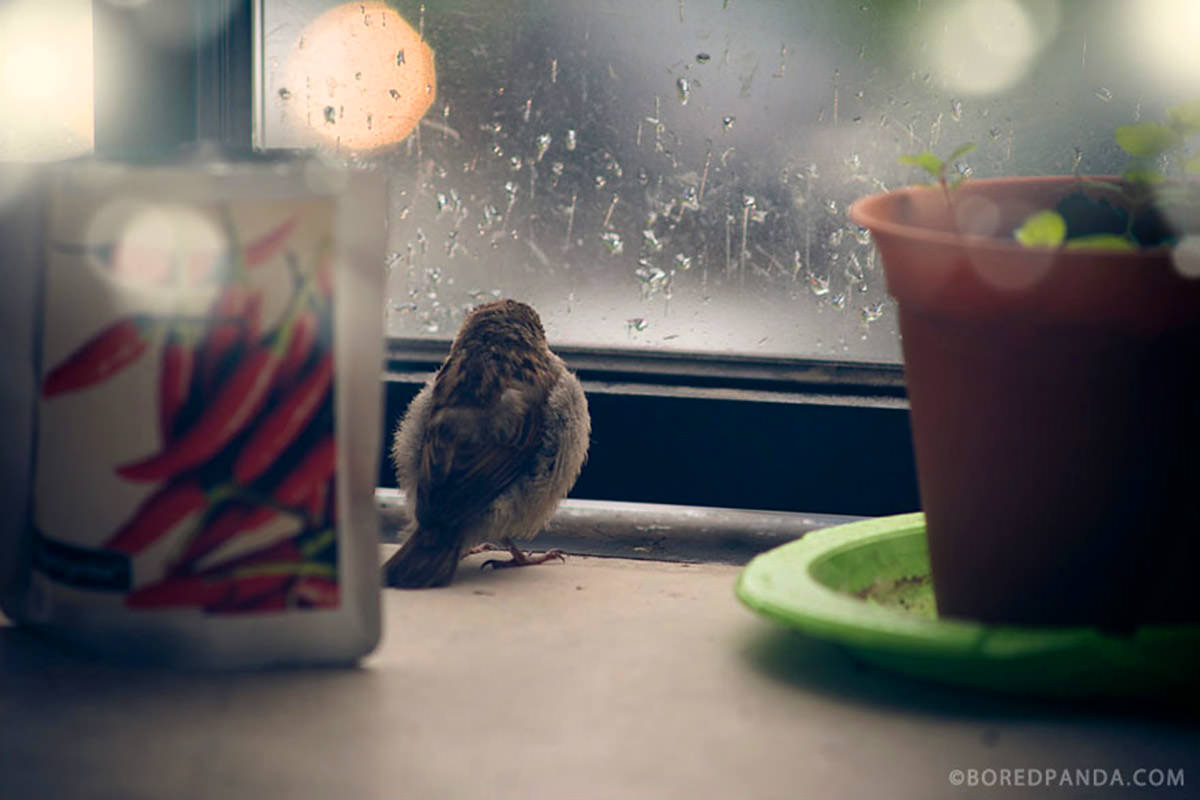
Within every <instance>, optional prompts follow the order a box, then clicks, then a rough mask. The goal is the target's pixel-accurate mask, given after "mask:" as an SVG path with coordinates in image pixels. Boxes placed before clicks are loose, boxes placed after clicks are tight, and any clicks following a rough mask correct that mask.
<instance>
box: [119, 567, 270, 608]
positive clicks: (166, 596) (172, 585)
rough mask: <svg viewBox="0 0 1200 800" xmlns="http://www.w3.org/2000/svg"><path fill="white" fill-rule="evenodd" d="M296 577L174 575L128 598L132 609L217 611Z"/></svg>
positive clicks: (262, 593)
mask: <svg viewBox="0 0 1200 800" xmlns="http://www.w3.org/2000/svg"><path fill="white" fill-rule="evenodd" d="M292 579H293V576H291V575H286V574H260V575H246V576H240V577H239V576H235V577H232V578H228V577H227V578H209V577H202V576H198V575H188V576H183V577H171V578H167V579H166V580H163V581H160V582H159V583H153V584H150V585H149V586H143V587H142V588H140V589H135V590H134V591H132V592H130V593H129V594H128V595H127V596H126V597H125V605H127V606H129V607H130V608H162V607H171V606H205V607H206V608H209V607H213V609H214V610H217V609H219V608H220V607H221V606H228V607H236V606H237V605H239V604H240V603H245V602H249V601H253V600H254V599H256V598H259V597H261V596H263V595H265V594H269V593H271V592H273V591H276V590H278V589H279V588H280V587H283V586H286V585H287V583H288V582H289V581H291V580H292Z"/></svg>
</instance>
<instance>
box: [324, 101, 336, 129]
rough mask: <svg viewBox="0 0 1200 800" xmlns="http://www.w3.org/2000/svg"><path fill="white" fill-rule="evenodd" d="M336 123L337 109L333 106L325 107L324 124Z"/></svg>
mask: <svg viewBox="0 0 1200 800" xmlns="http://www.w3.org/2000/svg"><path fill="white" fill-rule="evenodd" d="M335 122H337V109H336V108H334V107H333V106H325V124H327V125H332V124H334V123H335Z"/></svg>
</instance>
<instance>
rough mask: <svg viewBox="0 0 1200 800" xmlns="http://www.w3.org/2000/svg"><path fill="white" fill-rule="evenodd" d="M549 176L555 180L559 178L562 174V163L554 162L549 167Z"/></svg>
mask: <svg viewBox="0 0 1200 800" xmlns="http://www.w3.org/2000/svg"><path fill="white" fill-rule="evenodd" d="M550 174H551V175H553V176H554V177H556V178H561V177H562V174H563V162H561V161H555V162H554V163H553V164H551V165H550Z"/></svg>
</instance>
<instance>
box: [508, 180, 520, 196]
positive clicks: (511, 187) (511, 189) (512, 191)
mask: <svg viewBox="0 0 1200 800" xmlns="http://www.w3.org/2000/svg"><path fill="white" fill-rule="evenodd" d="M520 190H521V187H520V186H517V185H516V184H515V183H513V182H512V181H508V182H506V183H505V184H504V193H505V194H506V195H508V198H509V199H510V200H511V199H512V198H513V197H515V196H516V194H517V192H519V191H520Z"/></svg>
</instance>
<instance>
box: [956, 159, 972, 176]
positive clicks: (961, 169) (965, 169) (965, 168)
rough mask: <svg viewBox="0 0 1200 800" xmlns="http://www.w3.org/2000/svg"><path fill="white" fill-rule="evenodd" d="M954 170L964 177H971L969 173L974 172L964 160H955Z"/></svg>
mask: <svg viewBox="0 0 1200 800" xmlns="http://www.w3.org/2000/svg"><path fill="white" fill-rule="evenodd" d="M954 171H955V172H957V173H958V174H959V175H960V176H962V177H964V178H969V177H971V175H972V174H973V173H974V172H975V170H973V169H971V165H970V164H968V163H967V162H965V161H955V162H954Z"/></svg>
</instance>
